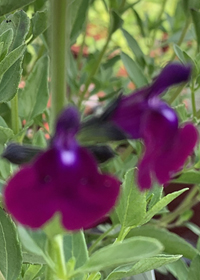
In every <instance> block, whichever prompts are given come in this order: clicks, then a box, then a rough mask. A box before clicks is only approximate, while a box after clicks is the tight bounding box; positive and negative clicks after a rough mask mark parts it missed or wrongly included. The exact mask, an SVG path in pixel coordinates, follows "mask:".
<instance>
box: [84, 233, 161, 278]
mask: <svg viewBox="0 0 200 280" xmlns="http://www.w3.org/2000/svg"><path fill="white" fill-rule="evenodd" d="M162 250H163V247H162V245H161V243H160V242H159V241H157V240H156V239H154V238H143V237H134V238H129V239H126V240H125V241H123V242H122V243H115V244H112V245H109V246H106V247H104V248H103V249H100V250H98V251H96V252H95V253H94V254H93V255H92V256H91V257H90V258H89V260H88V261H87V262H86V264H85V265H84V266H82V267H81V268H80V272H84V273H86V272H95V271H100V270H105V269H106V268H108V267H117V266H119V265H123V264H127V263H133V262H138V261H140V260H141V259H144V258H148V257H152V256H155V255H156V254H158V253H160V252H161V251H162Z"/></svg>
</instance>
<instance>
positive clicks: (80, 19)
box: [70, 0, 90, 44]
mask: <svg viewBox="0 0 200 280" xmlns="http://www.w3.org/2000/svg"><path fill="white" fill-rule="evenodd" d="M89 4H90V0H75V1H74V2H73V4H72V7H71V10H72V29H71V35H70V39H71V44H74V43H75V41H76V39H77V37H78V35H79V34H80V33H81V31H82V30H83V28H84V24H85V20H86V16H87V11H88V8H89ZM74 8H75V9H74ZM73 9H74V11H73ZM73 16H74V18H73Z"/></svg>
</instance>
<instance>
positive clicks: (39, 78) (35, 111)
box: [19, 55, 49, 120]
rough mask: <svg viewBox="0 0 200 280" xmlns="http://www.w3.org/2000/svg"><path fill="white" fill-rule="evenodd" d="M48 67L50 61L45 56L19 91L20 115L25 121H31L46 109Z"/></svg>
mask: <svg viewBox="0 0 200 280" xmlns="http://www.w3.org/2000/svg"><path fill="white" fill-rule="evenodd" d="M48 67H49V59H48V56H47V55H44V56H43V57H41V58H40V59H39V60H38V61H37V62H36V64H35V66H34V68H33V70H32V72H31V74H30V75H29V77H28V79H27V81H26V85H25V87H24V89H22V90H21V91H19V115H20V116H21V117H22V118H23V119H26V120H31V119H33V118H34V117H36V116H37V115H39V114H41V113H43V112H44V110H45V108H46V105H47V102H48V98H49V92H48V80H47V79H48ZM36 85H37V86H36Z"/></svg>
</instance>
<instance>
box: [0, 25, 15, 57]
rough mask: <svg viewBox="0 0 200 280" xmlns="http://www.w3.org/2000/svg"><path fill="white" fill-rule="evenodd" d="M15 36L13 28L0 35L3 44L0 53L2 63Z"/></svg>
mask: <svg viewBox="0 0 200 280" xmlns="http://www.w3.org/2000/svg"><path fill="white" fill-rule="evenodd" d="M13 35H14V33H13V30H12V29H11V28H10V29H8V30H6V31H5V32H3V34H1V35H0V42H1V43H2V44H3V45H2V48H1V52H0V61H1V60H3V59H4V57H5V56H6V54H7V53H8V49H9V47H10V45H11V43H12V40H13Z"/></svg>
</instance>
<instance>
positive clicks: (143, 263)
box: [106, 255, 181, 280]
mask: <svg viewBox="0 0 200 280" xmlns="http://www.w3.org/2000/svg"><path fill="white" fill-rule="evenodd" d="M180 258H181V256H180V255H158V256H155V257H151V258H148V259H143V260H140V261H139V262H137V263H136V264H134V265H132V264H130V265H124V266H120V267H117V268H116V269H115V270H113V271H112V272H111V273H110V274H109V275H108V277H107V278H106V280H117V279H122V278H127V277H130V276H132V275H137V274H140V273H144V272H146V271H149V270H152V269H156V268H158V267H160V266H163V265H166V264H169V263H172V262H176V261H177V260H178V259H180Z"/></svg>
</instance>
